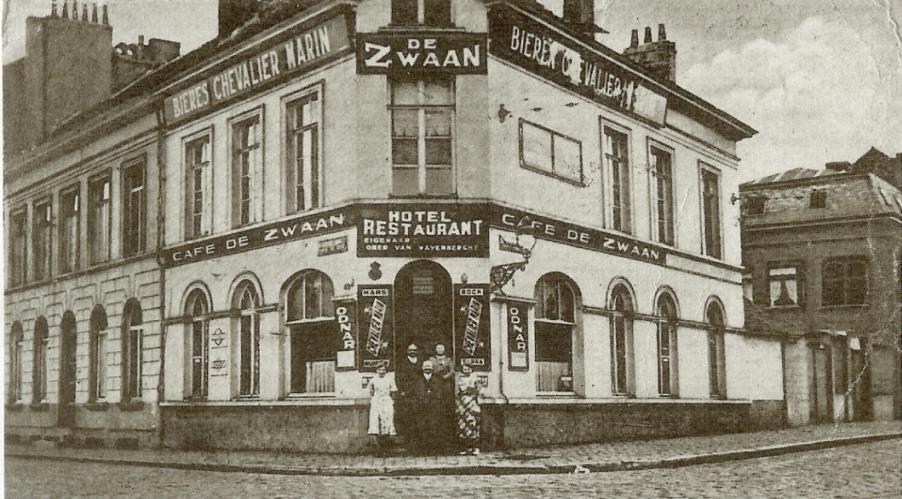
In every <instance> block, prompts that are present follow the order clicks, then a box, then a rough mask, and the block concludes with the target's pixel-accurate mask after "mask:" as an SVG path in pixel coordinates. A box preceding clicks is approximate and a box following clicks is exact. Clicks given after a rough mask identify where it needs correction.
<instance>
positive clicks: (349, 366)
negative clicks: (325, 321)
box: [335, 300, 357, 371]
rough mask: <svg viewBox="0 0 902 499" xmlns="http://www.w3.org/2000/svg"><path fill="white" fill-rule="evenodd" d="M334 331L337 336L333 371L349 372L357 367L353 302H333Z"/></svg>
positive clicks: (355, 304) (355, 324) (355, 310)
mask: <svg viewBox="0 0 902 499" xmlns="http://www.w3.org/2000/svg"><path fill="white" fill-rule="evenodd" d="M335 331H336V334H337V335H338V351H337V352H335V369H336V370H339V371H351V370H353V369H355V368H356V367H357V303H356V302H355V301H354V300H341V301H336V302H335Z"/></svg>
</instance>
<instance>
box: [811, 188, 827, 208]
mask: <svg viewBox="0 0 902 499" xmlns="http://www.w3.org/2000/svg"><path fill="white" fill-rule="evenodd" d="M808 203H809V204H808V205H809V206H810V207H811V208H826V207H827V191H823V190H814V191H811V197H810V198H809V201H808Z"/></svg>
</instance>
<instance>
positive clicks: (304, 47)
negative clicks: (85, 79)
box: [164, 15, 351, 124]
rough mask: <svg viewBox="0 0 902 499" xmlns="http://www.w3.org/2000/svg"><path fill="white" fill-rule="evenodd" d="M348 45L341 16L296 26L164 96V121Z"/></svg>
mask: <svg viewBox="0 0 902 499" xmlns="http://www.w3.org/2000/svg"><path fill="white" fill-rule="evenodd" d="M350 47H351V42H350V38H349V37H348V24H347V21H346V19H345V17H344V16H343V15H339V16H336V17H333V18H331V19H329V20H326V21H323V22H321V23H319V24H317V25H314V26H312V27H311V26H309V25H308V26H299V27H296V28H294V29H293V30H292V31H291V32H290V33H288V34H287V35H283V36H280V37H278V38H275V39H273V40H271V41H269V42H268V43H265V44H262V45H260V46H259V47H256V48H255V49H254V51H253V52H252V53H250V54H246V55H244V56H242V57H241V59H239V60H238V61H237V62H233V63H232V64H231V65H230V66H228V67H226V68H224V69H221V70H220V71H218V72H217V73H215V74H213V76H210V77H209V78H206V79H204V80H203V81H199V82H195V83H194V84H192V85H191V86H189V87H188V88H183V89H181V90H180V91H178V92H176V93H175V94H173V95H169V96H167V97H166V98H165V100H164V110H165V111H164V112H165V114H166V121H167V123H169V124H172V123H176V122H179V121H182V120H186V119H189V118H192V117H194V116H197V115H199V114H201V113H203V112H204V111H207V110H209V109H212V108H213V107H214V106H216V105H217V104H219V103H221V102H225V101H227V100H231V99H233V98H237V97H240V96H244V95H247V94H249V93H251V92H253V91H255V90H258V89H260V88H262V87H264V86H265V85H268V84H271V83H275V82H277V81H280V80H285V79H287V78H288V77H290V76H292V75H295V74H297V73H300V72H302V71H306V70H309V69H312V68H313V67H315V66H317V65H319V64H321V63H323V62H325V61H326V60H329V59H331V58H332V56H334V55H336V54H339V53H342V52H343V51H345V50H346V49H349V48H350Z"/></svg>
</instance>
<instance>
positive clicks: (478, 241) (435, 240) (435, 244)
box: [357, 204, 489, 258]
mask: <svg viewBox="0 0 902 499" xmlns="http://www.w3.org/2000/svg"><path fill="white" fill-rule="evenodd" d="M485 211H486V210H485V206H484V205H451V204H428V205H423V204H404V205H367V206H364V207H362V208H361V213H360V217H359V219H358V221H357V256H360V257H431V258H439V257H487V256H488V255H489V233H488V227H487V225H486V220H485Z"/></svg>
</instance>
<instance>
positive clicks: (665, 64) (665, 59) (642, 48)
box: [623, 24, 676, 81]
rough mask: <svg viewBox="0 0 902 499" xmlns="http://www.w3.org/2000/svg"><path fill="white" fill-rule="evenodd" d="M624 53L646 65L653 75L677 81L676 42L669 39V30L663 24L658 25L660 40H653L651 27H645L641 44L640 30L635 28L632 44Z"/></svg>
mask: <svg viewBox="0 0 902 499" xmlns="http://www.w3.org/2000/svg"><path fill="white" fill-rule="evenodd" d="M623 55H625V56H627V57H629V58H630V59H632V61H633V62H636V63H638V64H640V65H642V66H645V67H646V68H647V69H648V70H649V71H650V72H651V73H652V74H653V75H655V76H657V77H658V78H664V79H667V80H670V81H676V44H675V43H673V42H671V41H669V40H667V31H666V28H665V27H664V25H663V24H659V25H658V40H657V41H652V38H651V28H650V27H646V28H645V37H644V39H643V41H642V44H641V45H640V44H639V30H636V29H634V30H633V32H632V34H631V36H630V46H629V47H627V49H626V50H624V51H623Z"/></svg>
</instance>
